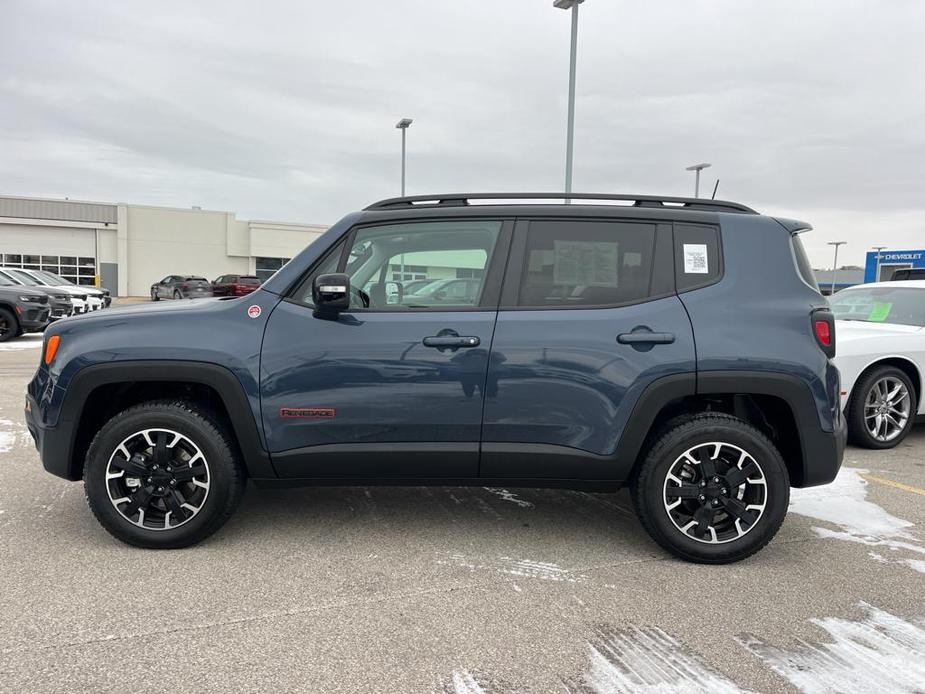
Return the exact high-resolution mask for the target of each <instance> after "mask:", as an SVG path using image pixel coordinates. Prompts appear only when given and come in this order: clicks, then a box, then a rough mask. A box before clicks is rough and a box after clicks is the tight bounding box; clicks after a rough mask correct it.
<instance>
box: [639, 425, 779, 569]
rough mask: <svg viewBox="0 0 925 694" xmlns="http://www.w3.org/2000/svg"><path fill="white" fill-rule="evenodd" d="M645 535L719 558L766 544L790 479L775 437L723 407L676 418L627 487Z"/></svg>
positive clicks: (686, 555)
mask: <svg viewBox="0 0 925 694" xmlns="http://www.w3.org/2000/svg"><path fill="white" fill-rule="evenodd" d="M631 491H632V496H633V502H634V505H635V507H636V512H637V513H638V514H639V518H640V520H641V522H642V524H643V527H645V529H646V531H647V532H648V533H649V535H650V536H651V537H652V539H654V540H655V541H656V542H657V543H658V544H659V545H661V546H662V547H663V548H664V549H666V550H668V551H669V552H671V553H672V554H674V555H675V556H678V557H681V558H682V559H686V560H688V561H693V562H699V563H705V564H724V563H728V562H734V561H739V560H740V559H745V558H746V557H748V556H750V555H752V554H754V553H755V552H757V551H758V550H759V549H761V548H762V547H764V546H765V545H766V544H767V543H768V542H770V540H771V539H772V538H773V537H774V535H775V534H776V533H777V531H778V529H779V528H780V526H781V523H782V522H783V520H784V516H785V515H786V513H787V505H788V503H789V500H790V479H789V476H788V474H787V467H786V465H785V464H784V461H783V459H782V458H781V456H780V453H779V452H778V451H777V449H776V448H775V447H774V444H773V443H771V441H770V440H769V439H768V438H767V437H766V436H765V435H764V434H762V433H761V432H760V431H758V430H757V429H755V428H754V427H753V426H751V425H749V424H747V423H746V422H744V421H742V420H740V419H737V418H735V417H731V416H729V415H724V414H712V413H711V414H702V415H697V416H695V417H691V418H685V419H681V420H674V421H673V422H670V423H669V424H668V425H667V427H666V428H665V429H664V430H663V432H662V434H661V436H660V437H659V438H658V439H657V440H656V441H655V443H654V444H653V445H652V446H651V448H650V449H649V451H648V453H647V454H646V457H645V460H644V461H643V463H642V465H641V466H640V467H639V469H638V472H637V474H636V477H635V480H634V484H633V486H632V488H631Z"/></svg>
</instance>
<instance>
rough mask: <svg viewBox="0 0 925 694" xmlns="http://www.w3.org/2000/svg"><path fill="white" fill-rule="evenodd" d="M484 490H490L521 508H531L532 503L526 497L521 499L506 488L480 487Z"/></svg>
mask: <svg viewBox="0 0 925 694" xmlns="http://www.w3.org/2000/svg"><path fill="white" fill-rule="evenodd" d="M482 489H484V490H485V491H486V492H491V493H492V494H494V495H495V496H497V497H499V498H501V499H503V500H504V501H510V502H511V503H512V504H517V505H518V506H520V507H521V508H533V504H532V503H531V502H529V501H527V500H526V499H521V498H520V497H518V496H517V495H516V494H515V493H514V492H511V491H508V490H507V489H499V488H498V487H482Z"/></svg>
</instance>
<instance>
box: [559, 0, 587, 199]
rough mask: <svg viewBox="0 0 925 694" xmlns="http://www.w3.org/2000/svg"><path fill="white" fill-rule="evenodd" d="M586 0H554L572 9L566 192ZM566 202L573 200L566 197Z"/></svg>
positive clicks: (573, 139) (568, 191) (570, 181)
mask: <svg viewBox="0 0 925 694" xmlns="http://www.w3.org/2000/svg"><path fill="white" fill-rule="evenodd" d="M584 1H585V0H553V3H552V5H553V7H558V8H559V9H560V10H571V11H572V47H571V50H570V53H569V64H568V124H567V125H566V131H565V192H566V193H571V192H572V154H573V153H574V143H575V63H576V62H577V58H578V6H579V5H580V4H581V3H583V2H584ZM566 202H571V201H570V200H568V199H566Z"/></svg>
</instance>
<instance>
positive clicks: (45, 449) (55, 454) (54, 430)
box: [25, 395, 80, 482]
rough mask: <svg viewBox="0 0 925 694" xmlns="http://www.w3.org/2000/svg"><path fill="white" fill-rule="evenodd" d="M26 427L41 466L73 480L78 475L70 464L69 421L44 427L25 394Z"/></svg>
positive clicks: (33, 403) (70, 423) (70, 427)
mask: <svg viewBox="0 0 925 694" xmlns="http://www.w3.org/2000/svg"><path fill="white" fill-rule="evenodd" d="M25 416H26V428H28V429H29V433H30V434H31V435H32V440H33V441H34V442H35V449H36V450H37V451H38V452H39V458H41V460H42V467H44V468H45V470H46V471H47V472H50V473H51V474H53V475H56V476H58V477H63V478H64V479H66V480H70V481H71V482H74V481H76V480H79V479H80V475H76V476H75V474H74V471H73V470H71V465H70V451H71V445H72V439H73V434H74V432H75V426H74V423H73V422H70V421H59V422H58V425H57V426H54V427H46V426H43V425H42V423H41V421H39V416H38V408H37V405H36V403H35V400H34V399H33V398H32V396H31V395H26V411H25Z"/></svg>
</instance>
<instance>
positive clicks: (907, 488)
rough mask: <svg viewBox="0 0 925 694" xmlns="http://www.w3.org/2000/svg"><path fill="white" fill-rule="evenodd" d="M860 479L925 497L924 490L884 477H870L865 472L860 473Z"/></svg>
mask: <svg viewBox="0 0 925 694" xmlns="http://www.w3.org/2000/svg"><path fill="white" fill-rule="evenodd" d="M861 477H863V478H864V479H866V480H870V481H871V482H879V483H880V484H885V485H887V486H889V487H896V488H897V489H902V490H903V491H906V492H912V493H913V494H921V495H922V496H925V489H920V488H919V487H913V486H912V485H911V484H903V483H902V482H897V481H895V480H888V479H886V478H885V477H877V476H876V475H871V474H869V473H866V472H862V473H861Z"/></svg>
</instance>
